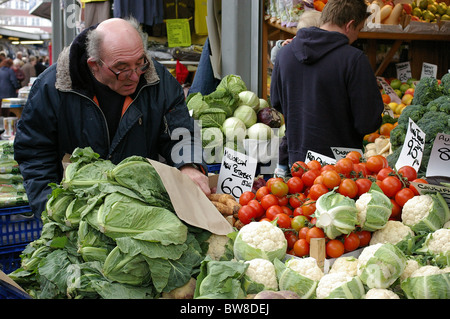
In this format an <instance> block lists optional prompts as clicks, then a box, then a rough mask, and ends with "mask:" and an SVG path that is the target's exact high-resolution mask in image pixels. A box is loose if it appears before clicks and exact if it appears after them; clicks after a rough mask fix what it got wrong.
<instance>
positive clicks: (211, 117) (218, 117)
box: [198, 108, 227, 128]
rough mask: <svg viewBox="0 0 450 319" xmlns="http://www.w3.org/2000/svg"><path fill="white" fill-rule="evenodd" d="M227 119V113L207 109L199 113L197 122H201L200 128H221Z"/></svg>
mask: <svg viewBox="0 0 450 319" xmlns="http://www.w3.org/2000/svg"><path fill="white" fill-rule="evenodd" d="M226 118H227V113H226V112H225V111H224V110H223V109H221V108H208V109H206V110H204V111H203V112H202V113H200V116H199V118H198V119H199V120H200V121H202V128H207V127H216V128H221V127H222V124H223V122H225V120H226Z"/></svg>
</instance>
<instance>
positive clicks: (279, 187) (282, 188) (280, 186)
mask: <svg viewBox="0 0 450 319" xmlns="http://www.w3.org/2000/svg"><path fill="white" fill-rule="evenodd" d="M270 191H271V193H272V194H274V195H275V196H277V197H283V196H286V195H287V194H288V192H289V187H288V185H287V184H286V183H285V182H284V181H275V182H273V183H272V184H271V186H270Z"/></svg>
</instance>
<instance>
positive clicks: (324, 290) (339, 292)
mask: <svg viewBox="0 0 450 319" xmlns="http://www.w3.org/2000/svg"><path fill="white" fill-rule="evenodd" d="M364 293H365V290H364V286H363V284H362V282H361V280H360V279H359V278H358V277H354V276H350V275H349V274H348V273H346V272H334V273H328V274H325V275H324V276H323V277H322V279H320V281H319V284H318V285H317V289H316V296H317V299H325V298H348V299H360V298H362V297H363V296H364Z"/></svg>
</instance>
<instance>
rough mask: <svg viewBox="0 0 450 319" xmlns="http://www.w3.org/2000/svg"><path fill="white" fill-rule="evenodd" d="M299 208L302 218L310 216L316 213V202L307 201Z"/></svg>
mask: <svg viewBox="0 0 450 319" xmlns="http://www.w3.org/2000/svg"><path fill="white" fill-rule="evenodd" d="M300 208H301V210H302V215H303V216H311V215H312V214H314V212H315V211H316V202H315V201H314V200H312V199H309V200H307V201H306V202H305V203H304V204H303V205H302V206H300Z"/></svg>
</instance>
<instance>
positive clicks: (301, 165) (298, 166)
mask: <svg viewBox="0 0 450 319" xmlns="http://www.w3.org/2000/svg"><path fill="white" fill-rule="evenodd" d="M307 170H308V166H306V163H305V162H303V161H297V162H295V163H294V164H292V167H291V175H292V176H298V177H301V176H302V175H303V173H304V172H306V171H307Z"/></svg>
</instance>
